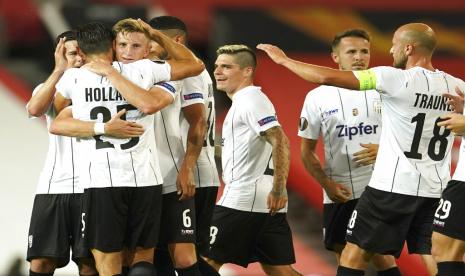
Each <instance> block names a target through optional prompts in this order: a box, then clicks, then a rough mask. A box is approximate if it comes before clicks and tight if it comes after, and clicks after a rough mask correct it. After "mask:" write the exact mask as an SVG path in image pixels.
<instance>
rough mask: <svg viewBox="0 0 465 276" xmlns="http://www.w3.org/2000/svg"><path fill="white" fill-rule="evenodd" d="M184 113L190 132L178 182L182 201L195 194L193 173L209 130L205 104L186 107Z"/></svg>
mask: <svg viewBox="0 0 465 276" xmlns="http://www.w3.org/2000/svg"><path fill="white" fill-rule="evenodd" d="M182 112H183V113H184V117H185V118H186V120H187V122H188V123H189V130H188V132H187V147H186V153H185V155H184V159H183V161H182V164H181V169H180V171H179V174H178V178H177V181H176V184H177V188H178V194H181V197H180V200H183V199H188V198H190V197H192V196H194V194H195V183H194V175H193V171H194V168H195V165H196V162H197V159H198V158H199V154H200V151H201V150H202V146H203V141H204V139H205V133H206V130H207V119H206V115H205V107H204V105H203V104H200V103H197V104H192V105H189V106H186V107H184V108H183V109H182Z"/></svg>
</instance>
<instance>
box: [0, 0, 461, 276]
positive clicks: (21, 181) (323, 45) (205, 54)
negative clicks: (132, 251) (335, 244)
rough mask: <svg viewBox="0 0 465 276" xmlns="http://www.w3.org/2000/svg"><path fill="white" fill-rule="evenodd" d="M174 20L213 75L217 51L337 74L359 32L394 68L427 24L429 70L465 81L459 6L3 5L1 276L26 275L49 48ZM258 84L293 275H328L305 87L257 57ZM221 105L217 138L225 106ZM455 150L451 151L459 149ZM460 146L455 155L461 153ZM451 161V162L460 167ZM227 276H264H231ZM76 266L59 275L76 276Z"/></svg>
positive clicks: (182, 1)
mask: <svg viewBox="0 0 465 276" xmlns="http://www.w3.org/2000/svg"><path fill="white" fill-rule="evenodd" d="M163 14H171V15H175V16H178V17H180V18H181V19H183V20H184V21H185V22H186V23H187V25H188V27H189V30H190V41H191V43H190V46H191V48H192V49H193V50H194V51H195V52H196V53H197V54H198V55H199V56H200V57H201V58H202V59H203V60H204V61H205V63H206V64H207V67H208V68H209V69H210V72H212V71H211V69H212V64H213V62H214V59H215V49H216V48H217V47H218V46H219V45H223V44H237V43H242V44H247V45H249V46H251V47H255V45H256V44H258V43H261V42H266V43H273V44H276V45H278V46H280V47H282V48H283V49H285V51H286V52H287V53H289V55H290V56H292V57H293V58H296V59H299V60H304V61H308V62H312V63H316V64H321V65H327V66H334V65H333V64H332V62H331V60H330V57H329V43H330V41H331V39H332V37H333V36H334V34H335V33H337V32H339V31H342V30H344V29H347V28H352V27H360V28H364V29H366V30H368V31H369V32H370V34H371V36H372V43H371V45H372V57H371V66H377V65H391V63H392V61H391V57H390V56H389V54H388V52H389V48H390V45H391V36H392V34H393V32H394V30H395V29H396V28H397V27H398V26H399V25H402V24H404V23H408V22H424V23H427V24H429V25H430V26H432V27H433V29H434V30H435V31H436V32H437V35H438V40H439V47H438V50H437V53H436V56H435V58H434V59H433V64H434V65H435V66H436V68H438V69H440V70H444V71H447V72H448V73H451V74H453V75H455V76H457V77H460V78H462V79H464V78H465V70H464V67H465V21H464V20H463V18H464V16H465V1H463V0H443V1H412V0H411V1H403V0H391V1H389V2H387V1H372V0H371V1H370V0H352V1H337V0H326V1H324V0H315V1H311V0H197V1H194V0H192V1H187V0H159V1H156V0H119V1H104V0H100V1H97V0H93V1H91V0H81V1H70V0H69V1H67V0H50V1H46V0H36V1H34V0H0V118H1V119H0V120H1V122H2V131H1V134H2V135H1V141H0V149H1V151H0V156H1V164H0V175H1V176H2V181H1V184H0V210H1V211H0V221H1V224H0V229H1V230H0V275H26V271H27V265H26V263H25V262H24V261H23V259H24V256H25V251H26V246H27V228H28V224H29V216H30V211H31V206H32V201H33V196H34V191H35V185H36V182H37V178H38V174H39V171H40V169H41V167H42V164H43V161H44V158H45V153H46V150H47V147H48V142H47V133H46V129H45V122H44V121H43V120H29V119H27V114H26V112H25V109H24V105H25V102H26V101H27V100H28V99H29V97H30V95H31V91H32V89H33V88H34V87H35V86H36V85H37V84H39V83H40V82H42V81H44V80H45V79H46V77H47V76H48V74H49V72H51V70H52V68H53V50H54V49H53V38H54V37H55V36H56V35H57V34H58V33H61V32H62V31H64V30H65V29H68V28H71V27H73V26H76V25H78V24H81V23H85V22H89V21H103V22H106V23H107V24H109V25H110V26H111V25H112V24H113V23H114V22H116V21H117V20H119V19H121V18H125V17H133V18H138V17H140V18H143V19H147V18H151V17H153V16H156V15H163ZM258 59H259V61H258V62H259V67H258V70H257V73H256V82H255V84H256V85H258V86H261V87H262V88H263V90H264V91H265V92H266V94H267V95H268V96H269V97H270V98H271V100H272V101H273V103H274V104H275V107H276V109H277V112H278V116H279V119H280V122H281V124H282V125H283V127H284V129H285V132H286V133H287V135H288V136H289V138H290V140H291V153H292V160H291V172H290V176H289V182H288V186H289V190H290V204H289V219H290V223H291V227H292V229H293V231H294V234H295V239H296V254H297V264H296V267H297V268H298V269H299V270H300V271H302V272H303V273H304V274H305V275H334V274H335V262H334V260H333V257H332V255H331V254H329V253H328V252H326V251H325V250H324V249H323V248H322V243H321V230H320V221H321V215H320V213H321V209H322V204H321V197H322V194H321V189H320V188H319V185H318V184H317V183H316V182H315V181H314V180H313V179H312V178H311V177H309V176H308V175H307V173H306V172H305V171H304V169H303V166H302V164H301V162H300V154H299V138H298V137H297V135H296V133H297V123H298V118H299V114H300V109H301V106H302V103H303V100H304V97H305V94H306V93H307V92H308V91H309V90H311V89H313V88H314V87H315V85H313V84H309V83H306V82H305V81H303V80H301V79H299V78H298V77H297V76H295V75H293V74H292V73H290V72H289V71H287V70H285V69H284V68H281V67H279V66H277V65H275V64H274V63H272V62H271V61H270V60H269V59H268V58H267V57H265V56H264V55H263V54H261V53H258ZM215 97H216V100H217V116H218V118H219V119H218V122H217V126H216V130H217V137H219V136H220V133H221V122H222V119H223V118H224V116H225V111H226V110H227V107H228V106H229V104H230V101H229V99H227V98H226V97H225V96H224V95H223V94H220V93H217V94H216V95H215ZM456 144H457V143H456ZM457 146H458V145H456V148H457ZM456 157H457V155H455V157H454V158H455V159H456ZM420 263H421V262H420V260H419V258H417V257H412V256H406V254H403V256H402V257H401V259H400V260H399V265H400V267H401V270H402V272H403V273H404V275H412V276H413V275H426V272H425V270H424V268H423V267H422V266H421V264H420ZM227 270H228V271H225V272H224V275H263V274H262V273H261V272H260V269H259V268H258V266H257V265H252V266H250V268H249V269H247V270H243V269H238V268H237V267H234V266H229V267H228V269H227ZM76 271H77V270H76V268H75V266H74V265H71V266H68V267H67V268H66V269H64V270H58V271H57V272H56V273H55V275H76Z"/></svg>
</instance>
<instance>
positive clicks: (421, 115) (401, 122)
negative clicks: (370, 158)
mask: <svg viewBox="0 0 465 276" xmlns="http://www.w3.org/2000/svg"><path fill="white" fill-rule="evenodd" d="M370 71H371V72H373V73H374V74H375V76H376V90H378V92H380V93H381V99H382V103H383V104H382V108H383V117H382V122H383V131H382V133H381V139H380V147H379V150H378V156H377V159H376V165H375V169H374V172H373V176H372V178H371V180H370V183H369V186H371V187H373V188H375V189H378V190H383V191H388V192H393V193H399V194H405V195H414V196H421V197H432V198H439V197H440V195H441V192H442V190H443V189H444V188H445V187H446V184H447V182H448V181H449V179H450V160H451V147H452V142H453V141H452V140H453V135H451V134H450V130H446V129H445V128H443V127H438V126H437V125H436V124H437V122H438V121H439V120H440V118H439V117H440V116H441V115H443V114H446V113H448V112H451V109H450V107H449V106H448V105H447V104H446V101H447V99H446V98H444V97H442V94H443V93H445V92H447V91H449V92H451V93H455V92H453V91H454V89H455V87H456V86H457V85H458V84H459V82H460V81H459V80H458V79H456V78H454V77H452V76H451V75H449V74H447V73H444V72H442V71H439V70H436V71H434V72H433V71H429V70H426V69H424V68H421V67H413V68H410V69H408V70H401V69H396V68H392V67H375V68H372V69H370ZM360 72H363V71H355V72H354V74H355V76H358V75H359V74H360Z"/></svg>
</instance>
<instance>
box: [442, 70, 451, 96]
mask: <svg viewBox="0 0 465 276" xmlns="http://www.w3.org/2000/svg"><path fill="white" fill-rule="evenodd" d="M442 76H443V77H444V81H445V82H446V87H447V92H449V93H450V90H449V89H450V88H449V82H448V81H447V78H446V74H443V75H442Z"/></svg>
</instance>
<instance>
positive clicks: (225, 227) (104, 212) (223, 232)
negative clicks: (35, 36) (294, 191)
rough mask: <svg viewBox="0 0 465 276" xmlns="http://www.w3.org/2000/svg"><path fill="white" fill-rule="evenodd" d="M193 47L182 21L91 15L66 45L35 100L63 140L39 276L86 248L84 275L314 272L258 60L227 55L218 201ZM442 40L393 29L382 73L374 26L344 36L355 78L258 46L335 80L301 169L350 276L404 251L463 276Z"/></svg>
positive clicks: (54, 143) (455, 128)
mask: <svg viewBox="0 0 465 276" xmlns="http://www.w3.org/2000/svg"><path fill="white" fill-rule="evenodd" d="M187 37H188V31H187V28H186V25H185V24H184V23H183V22H182V21H181V20H180V19H178V18H176V17H173V16H160V17H155V18H153V19H152V20H150V21H149V23H148V24H147V23H145V22H144V21H142V20H140V19H138V20H134V19H123V20H121V21H119V22H117V23H116V24H115V25H114V26H113V28H112V29H109V28H108V27H107V26H105V25H104V24H101V23H98V22H94V23H88V24H84V25H82V26H79V27H77V28H76V30H73V31H68V32H65V33H63V34H61V35H60V36H59V37H58V38H57V41H56V50H55V69H54V71H53V72H52V73H51V74H50V76H49V78H48V79H47V80H46V81H45V82H44V83H42V84H40V85H39V86H37V87H36V88H35V89H34V91H33V94H32V97H31V99H30V101H29V103H28V105H27V110H28V113H29V114H30V116H33V117H39V116H42V115H45V116H46V119H47V126H48V129H49V132H50V135H49V151H48V154H47V158H46V162H45V166H44V169H43V171H42V173H41V175H40V179H39V184H38V188H37V192H36V196H35V199H34V206H33V211H32V216H31V223H30V229H29V236H28V252H27V259H28V261H30V272H29V274H30V275H53V273H54V271H55V269H56V268H59V267H63V266H65V265H66V264H67V263H68V262H69V254H70V248H71V251H72V259H73V260H74V261H75V262H76V263H77V264H78V267H79V275H109V276H113V275H131V276H134V275H141V276H142V275H170V276H171V275H176V274H177V275H180V276H189V275H219V273H218V271H219V270H220V268H221V266H222V265H223V264H225V263H235V264H238V265H241V266H244V267H247V265H248V264H249V263H251V262H257V261H258V262H259V263H260V264H261V267H262V269H263V270H264V272H265V273H266V274H268V275H301V274H300V273H299V272H297V271H296V270H295V269H294V268H293V267H292V264H293V263H295V256H294V249H293V245H292V233H291V230H290V227H289V225H288V222H287V220H286V211H287V190H286V182H287V176H288V172H289V141H288V139H287V137H286V134H285V133H284V132H283V130H282V128H281V126H280V124H279V122H278V118H277V116H276V111H275V109H274V107H273V104H272V103H271V101H270V100H269V99H268V98H267V97H266V95H265V94H264V93H263V92H262V91H261V88H260V87H258V86H255V85H254V84H253V78H254V72H255V70H256V67H257V60H256V56H255V52H254V51H253V50H252V49H251V48H249V47H247V46H245V45H225V46H222V47H220V48H219V49H218V50H217V59H216V61H215V70H214V72H213V75H214V78H215V81H216V90H218V91H222V92H225V93H226V94H227V95H228V97H230V98H231V100H232V106H231V108H230V109H229V111H228V114H227V116H226V118H225V120H224V123H223V128H222V139H221V153H220V155H221V161H222V162H221V163H222V178H223V181H224V183H225V188H224V191H223V194H222V196H221V198H220V199H219V200H218V201H217V200H216V199H217V192H218V186H219V177H218V172H217V168H216V165H215V102H214V97H213V94H214V88H213V82H212V80H211V78H210V76H209V73H208V72H207V71H206V70H205V67H204V65H203V63H202V61H200V60H199V59H198V58H197V57H196V56H195V55H194V54H193V53H192V52H191V51H190V50H189V49H188V48H187V47H186V46H185V45H186V44H187ZM435 47H436V37H435V34H434V32H433V30H432V29H431V28H430V27H429V26H427V25H425V24H420V23H412V24H407V25H404V26H401V27H400V28H399V29H398V30H397V31H396V32H395V34H394V38H393V47H392V49H391V54H392V55H393V57H394V67H395V68H393V67H375V68H371V69H367V68H368V64H369V58H370V37H369V36H368V34H367V33H366V32H365V31H363V30H359V29H352V30H347V31H345V32H343V33H340V34H338V35H336V37H335V39H334V41H333V43H332V54H331V55H332V58H333V60H334V61H335V62H336V63H337V64H338V65H339V69H340V70H335V69H330V68H326V67H320V66H315V65H311V64H305V63H302V62H299V61H295V60H292V59H290V58H288V57H287V56H286V55H285V54H284V52H283V51H282V50H280V49H279V48H277V47H276V46H272V45H268V44H260V45H258V46H257V48H258V49H260V50H263V51H265V52H266V53H267V54H268V55H269V56H270V57H271V58H272V59H273V61H275V62H276V63H278V64H281V65H283V66H285V67H286V68H288V69H289V70H291V71H293V72H295V73H296V74H298V75H299V76H300V77H302V78H304V79H306V80H308V81H310V82H314V83H318V84H323V85H322V86H321V87H319V88H317V89H315V91H311V92H310V93H309V94H308V95H307V97H306V99H305V103H304V106H303V109H302V115H301V118H300V125H299V132H298V135H299V136H301V137H302V147H301V151H302V160H303V163H304V165H305V167H306V169H307V170H308V172H309V173H310V174H311V175H313V176H314V177H315V178H316V179H317V180H318V182H319V183H320V184H321V186H322V187H323V189H324V191H325V199H324V223H323V225H324V227H323V233H324V241H325V246H326V248H328V249H329V250H332V251H334V252H335V253H336V256H337V258H338V262H339V267H338V272H337V275H363V274H364V270H365V269H366V265H367V262H368V261H370V260H371V261H372V262H373V264H374V266H375V268H376V269H377V271H378V274H379V275H385V276H389V275H400V272H399V269H398V268H397V266H396V263H395V259H394V256H395V257H398V256H399V254H400V251H401V249H402V246H403V244H404V241H407V244H408V247H409V251H410V253H416V254H421V255H422V258H423V260H424V261H425V264H426V265H427V267H428V271H429V272H430V273H431V274H432V275H435V274H436V272H437V275H464V273H465V268H464V263H463V261H462V258H463V255H464V252H465V241H464V240H465V229H464V228H465V227H464V224H463V222H460V217H461V216H462V217H463V212H464V211H463V210H465V209H464V208H461V205H463V201H460V199H461V198H463V196H461V195H465V191H463V189H465V186H464V184H463V183H462V182H463V181H465V175H464V174H463V172H461V170H460V168H461V166H462V167H463V164H462V162H465V161H463V160H459V164H458V168H457V170H456V173H455V174H454V177H453V180H450V156H451V148H452V139H453V135H452V134H451V133H452V132H453V133H455V134H458V135H459V134H462V132H465V117H464V116H462V115H461V114H460V113H462V112H463V95H462V93H461V91H464V89H465V83H464V82H463V81H461V80H459V79H457V78H454V77H453V76H451V75H449V74H447V73H444V72H442V71H439V70H436V69H434V67H433V66H432V64H431V57H432V54H433V52H434V49H435ZM339 87H340V88H339ZM358 90H360V91H358ZM456 91H457V92H456ZM449 92H450V93H449ZM456 93H457V94H456ZM320 136H323V141H324V143H325V145H324V147H325V159H326V162H325V168H324V169H323V168H322V166H321V163H320V161H319V158H318V156H317V155H316V152H315V150H316V145H317V141H318V138H319V137H320ZM217 151H218V150H217ZM217 155H218V154H217ZM375 161H376V162H375ZM449 180H450V181H449ZM446 187H447V188H446ZM461 189H462V190H461ZM441 194H442V198H441V199H439V198H440V197H441ZM433 225H434V234H433V239H432V232H433ZM431 240H433V242H432V243H431ZM346 241H347V242H346ZM431 253H433V257H434V258H433V257H432V255H431Z"/></svg>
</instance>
